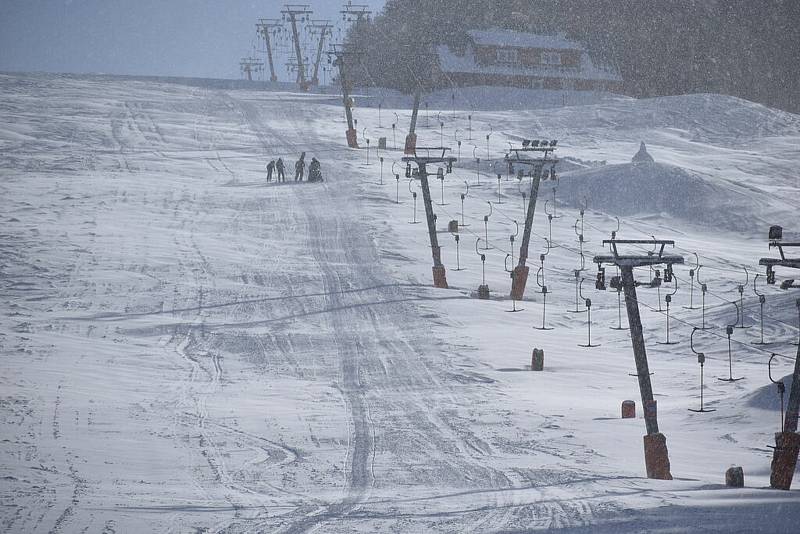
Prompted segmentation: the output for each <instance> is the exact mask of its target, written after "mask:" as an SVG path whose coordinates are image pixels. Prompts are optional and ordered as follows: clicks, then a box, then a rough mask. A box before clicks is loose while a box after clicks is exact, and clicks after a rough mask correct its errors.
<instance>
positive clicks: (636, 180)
mask: <svg viewBox="0 0 800 534" xmlns="http://www.w3.org/2000/svg"><path fill="white" fill-rule="evenodd" d="M725 185H727V184H725ZM558 195H559V201H560V202H563V203H565V204H567V205H569V206H579V205H580V204H581V203H582V202H583V200H584V199H585V198H589V199H591V203H590V206H589V207H590V208H591V209H592V210H595V211H602V212H605V213H607V214H609V215H617V216H619V217H631V216H650V215H661V216H665V217H669V218H673V219H679V220H682V221H684V222H686V223H689V224H692V223H696V224H702V225H708V224H712V225H715V226H718V227H721V228H726V229H730V230H737V231H747V230H748V229H752V228H753V227H760V228H763V227H764V225H765V224H766V223H764V221H761V220H760V218H759V217H757V216H756V215H755V214H754V210H753V207H754V204H757V203H762V202H763V203H768V202H769V199H767V198H763V199H762V198H760V197H761V196H762V194H760V193H759V192H754V191H752V190H751V191H748V192H744V191H737V190H736V189H734V188H731V187H724V186H723V185H719V184H716V183H714V180H713V179H710V178H708V177H704V176H701V175H700V174H696V173H694V172H691V171H688V170H686V169H683V168H681V167H677V166H674V165H668V164H665V163H658V162H648V163H638V164H634V163H626V164H619V165H603V166H600V167H595V168H591V169H583V170H578V171H574V172H570V173H567V174H564V175H562V178H561V180H560V183H559V186H558Z"/></svg>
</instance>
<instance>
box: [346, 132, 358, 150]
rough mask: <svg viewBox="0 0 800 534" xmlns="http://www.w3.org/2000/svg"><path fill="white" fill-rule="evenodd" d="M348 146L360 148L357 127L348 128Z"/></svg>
mask: <svg viewBox="0 0 800 534" xmlns="http://www.w3.org/2000/svg"><path fill="white" fill-rule="evenodd" d="M347 146H349V147H350V148H358V134H357V133H356V131H355V129H352V128H351V129H350V130H347Z"/></svg>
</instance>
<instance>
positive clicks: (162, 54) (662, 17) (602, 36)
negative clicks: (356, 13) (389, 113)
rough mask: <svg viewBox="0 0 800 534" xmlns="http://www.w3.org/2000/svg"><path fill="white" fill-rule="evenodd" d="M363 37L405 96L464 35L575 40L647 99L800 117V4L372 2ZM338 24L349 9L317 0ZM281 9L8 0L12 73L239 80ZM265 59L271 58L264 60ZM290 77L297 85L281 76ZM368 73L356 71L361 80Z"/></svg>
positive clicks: (377, 75) (0, 63) (1, 49)
mask: <svg viewBox="0 0 800 534" xmlns="http://www.w3.org/2000/svg"><path fill="white" fill-rule="evenodd" d="M358 3H359V4H364V5H366V6H368V7H369V8H370V9H372V10H373V11H374V12H375V14H376V16H375V17H373V21H372V22H371V23H370V24H368V25H363V26H361V27H359V28H358V29H357V31H356V32H355V35H354V36H353V40H354V42H358V43H360V44H362V45H365V48H364V49H365V50H366V51H367V54H366V55H367V57H366V59H365V60H364V62H365V63H364V64H365V66H366V68H367V69H368V71H369V76H370V77H369V78H368V77H367V76H365V75H363V74H362V75H361V77H358V76H357V79H356V81H357V82H359V83H361V84H363V85H369V84H370V83H378V84H379V85H383V86H388V87H392V88H399V89H402V88H404V84H405V85H407V83H408V82H407V80H403V79H402V78H407V74H406V73H405V72H404V68H403V67H402V66H403V65H415V64H418V63H419V61H420V57H422V56H423V54H427V53H429V52H430V51H431V49H432V48H433V47H435V46H436V45H437V44H451V45H458V44H459V43H463V41H464V39H465V36H466V32H467V31H468V30H474V29H485V28H501V29H511V30H516V31H530V32H534V33H557V32H560V33H563V34H565V35H566V36H567V37H568V38H571V39H574V40H575V41H577V42H579V43H581V44H582V45H584V46H585V47H586V48H587V49H588V50H589V52H590V54H591V55H592V57H593V58H594V59H595V61H597V62H603V63H605V64H608V65H612V66H613V67H614V68H616V69H617V70H618V71H619V73H620V75H621V76H622V79H623V81H624V85H623V88H622V90H623V92H624V93H625V94H628V95H631V96H637V97H643V96H660V95H674V94H686V93H700V92H712V93H724V94H730V95H734V96H739V97H742V98H746V99H749V100H753V101H756V102H761V103H765V104H768V105H771V106H776V107H779V108H782V109H786V110H790V111H797V110H798V109H800V96H799V95H800V93H799V91H800V89H799V87H800V84H799V83H798V72H800V53H798V50H800V2H797V1H795V0H769V1H764V2H747V1H734V2H730V1H717V0H705V1H700V0H678V1H673V2H661V1H650V0H509V1H506V2H495V1H491V0H449V1H436V0H434V1H430V0H425V1H423V0H389V1H388V2H384V1H383V0H363V1H360V2H358ZM309 5H310V6H311V7H312V9H313V10H314V18H324V19H330V20H332V21H334V22H335V21H337V20H338V19H339V16H340V14H339V11H340V9H341V5H340V2H327V1H326V2H309ZM283 7H284V3H282V2H275V1H270V2H255V1H243V0H230V1H225V2H218V1H211V0H205V1H192V0H172V1H169V2H164V1H160V0H142V1H127V2H124V1H115V2H108V1H102V0H67V1H54V0H3V1H2V2H0V70H3V71H15V72H30V71H46V72H71V73H110V74H138V75H156V76H186V77H208V78H239V77H240V69H239V59H240V58H241V57H244V56H247V55H250V54H254V55H256V56H259V51H258V48H259V42H258V40H257V38H256V35H255V31H254V23H255V21H256V20H257V19H258V18H260V17H265V18H269V17H276V18H277V17H279V16H280V14H279V12H280V10H281V9H282V8H283ZM261 59H262V60H263V59H264V58H263V54H262V55H261ZM278 71H279V76H280V77H281V78H282V79H289V75H288V74H286V72H285V71H284V70H283V65H280V66H279V68H278ZM356 75H358V73H356Z"/></svg>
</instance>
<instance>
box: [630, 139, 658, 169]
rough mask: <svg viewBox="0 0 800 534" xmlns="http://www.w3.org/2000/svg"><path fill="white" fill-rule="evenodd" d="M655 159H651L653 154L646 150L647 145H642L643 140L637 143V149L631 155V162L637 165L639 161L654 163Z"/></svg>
mask: <svg viewBox="0 0 800 534" xmlns="http://www.w3.org/2000/svg"><path fill="white" fill-rule="evenodd" d="M655 161H656V160H654V159H653V156H651V155H650V153H649V152H647V147H646V146H645V145H644V141H642V142H641V144H639V151H638V152H637V153H636V154H634V155H633V158H631V163H633V164H634V165H637V164H639V163H655Z"/></svg>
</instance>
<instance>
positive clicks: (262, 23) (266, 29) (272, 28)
mask: <svg viewBox="0 0 800 534" xmlns="http://www.w3.org/2000/svg"><path fill="white" fill-rule="evenodd" d="M282 31H283V24H281V21H280V20H279V19H259V20H258V24H256V33H257V34H258V35H260V36H261V37H262V38H263V39H264V44H265V45H266V47H267V63H268V64H269V81H271V82H277V81H278V76H277V75H276V74H275V60H274V57H273V52H272V38H271V35H272V34H274V33H280V32H282Z"/></svg>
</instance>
